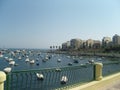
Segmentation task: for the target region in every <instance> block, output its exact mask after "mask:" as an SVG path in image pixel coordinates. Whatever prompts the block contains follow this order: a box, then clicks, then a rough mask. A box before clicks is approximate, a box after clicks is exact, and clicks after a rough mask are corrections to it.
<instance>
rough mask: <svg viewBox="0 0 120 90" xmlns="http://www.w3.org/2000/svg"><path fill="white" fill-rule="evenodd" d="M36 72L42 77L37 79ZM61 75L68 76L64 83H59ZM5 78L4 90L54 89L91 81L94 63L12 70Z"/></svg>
mask: <svg viewBox="0 0 120 90" xmlns="http://www.w3.org/2000/svg"><path fill="white" fill-rule="evenodd" d="M36 73H42V74H43V76H44V79H43V80H38V78H37V76H36ZM62 76H66V77H67V78H68V81H67V82H66V84H61V81H60V80H61V78H62ZM7 78H8V79H7V81H6V82H5V87H6V88H5V90H54V89H58V88H68V86H72V85H73V84H77V83H83V82H89V81H92V80H93V79H94V65H81V66H74V67H63V68H47V69H39V70H27V71H26V70H23V71H13V72H11V73H9V74H8V75H7ZM8 84H9V85H8Z"/></svg>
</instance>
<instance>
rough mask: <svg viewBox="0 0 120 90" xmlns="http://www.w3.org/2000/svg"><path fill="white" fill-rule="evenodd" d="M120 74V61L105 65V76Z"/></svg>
mask: <svg viewBox="0 0 120 90" xmlns="http://www.w3.org/2000/svg"><path fill="white" fill-rule="evenodd" d="M117 72H120V61H113V62H109V63H103V76H108V75H111V74H114V73H117Z"/></svg>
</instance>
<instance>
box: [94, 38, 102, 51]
mask: <svg viewBox="0 0 120 90" xmlns="http://www.w3.org/2000/svg"><path fill="white" fill-rule="evenodd" d="M101 46H102V44H101V41H99V40H94V43H93V48H95V49H97V48H101Z"/></svg>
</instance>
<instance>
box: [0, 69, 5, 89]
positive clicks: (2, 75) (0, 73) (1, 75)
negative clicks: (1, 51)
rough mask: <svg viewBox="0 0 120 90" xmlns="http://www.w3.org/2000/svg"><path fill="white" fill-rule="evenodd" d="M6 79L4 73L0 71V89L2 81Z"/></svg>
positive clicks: (2, 87) (2, 85) (2, 86)
mask: <svg viewBox="0 0 120 90" xmlns="http://www.w3.org/2000/svg"><path fill="white" fill-rule="evenodd" d="M5 80H6V74H5V73H4V72H2V71H0V90H4V81H5Z"/></svg>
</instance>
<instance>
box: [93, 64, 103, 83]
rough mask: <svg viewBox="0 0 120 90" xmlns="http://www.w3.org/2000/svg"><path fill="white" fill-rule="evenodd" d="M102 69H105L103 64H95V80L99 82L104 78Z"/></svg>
mask: <svg viewBox="0 0 120 90" xmlns="http://www.w3.org/2000/svg"><path fill="white" fill-rule="evenodd" d="M102 67H103V64H102V63H95V73H94V76H95V80H97V81H99V80H101V79H102V78H103V77H102Z"/></svg>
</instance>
